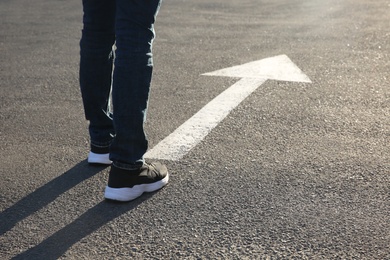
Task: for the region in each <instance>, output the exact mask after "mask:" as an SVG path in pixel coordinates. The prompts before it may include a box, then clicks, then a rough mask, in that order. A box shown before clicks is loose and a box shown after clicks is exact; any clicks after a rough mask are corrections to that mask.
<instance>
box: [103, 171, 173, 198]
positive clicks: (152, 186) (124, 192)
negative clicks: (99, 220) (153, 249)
mask: <svg viewBox="0 0 390 260" xmlns="http://www.w3.org/2000/svg"><path fill="white" fill-rule="evenodd" d="M168 181H169V174H168V175H167V176H166V177H165V178H164V179H162V180H160V181H156V182H153V183H148V184H140V185H135V186H134V187H132V188H110V187H108V186H106V190H105V192H104V197H105V198H106V199H109V200H116V201H131V200H134V199H136V198H138V197H139V196H141V195H142V194H143V193H144V192H153V191H156V190H159V189H161V188H162V187H164V186H165V185H167V184H168Z"/></svg>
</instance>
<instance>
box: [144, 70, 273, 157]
mask: <svg viewBox="0 0 390 260" xmlns="http://www.w3.org/2000/svg"><path fill="white" fill-rule="evenodd" d="M266 80H267V79H261V78H260V79H259V78H243V79H241V80H239V81H238V82H236V83H235V84H233V85H232V86H231V87H229V88H228V89H226V90H225V91H223V92H222V93H221V94H219V95H218V96H217V97H215V98H214V99H213V100H212V101H210V102H209V103H208V104H207V105H206V106H204V107H203V108H202V109H201V110H199V111H198V112H197V113H196V114H195V115H193V116H192V117H191V118H190V119H188V120H187V121H186V122H185V123H183V124H182V125H181V126H179V128H177V129H176V130H175V131H174V132H173V133H171V134H170V135H169V136H167V137H166V138H165V139H164V140H162V141H161V142H160V143H158V144H157V145H156V146H155V147H153V149H151V150H149V151H148V152H147V153H146V154H145V157H146V158H154V159H163V160H173V161H176V160H179V159H181V158H182V157H183V156H184V155H186V154H187V153H188V152H189V151H190V150H191V149H192V148H193V147H195V146H196V145H197V144H198V143H199V142H201V141H202V140H203V139H204V138H205V137H206V136H207V135H208V133H210V131H211V130H212V129H213V128H214V127H216V126H217V125H218V123H219V122H221V121H222V120H223V119H224V118H225V117H226V116H227V115H228V114H229V113H230V111H232V110H233V109H234V108H235V107H237V106H238V105H239V104H240V103H241V102H242V101H243V100H244V99H245V98H246V97H248V96H249V95H250V94H251V93H252V92H253V91H255V90H256V89H257V88H258V87H259V86H260V85H262V84H263V83H264V82H265V81H266Z"/></svg>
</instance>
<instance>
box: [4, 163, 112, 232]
mask: <svg viewBox="0 0 390 260" xmlns="http://www.w3.org/2000/svg"><path fill="white" fill-rule="evenodd" d="M104 168H105V166H89V165H88V163H87V162H86V160H85V161H82V162H80V163H78V164H77V165H76V166H74V167H73V168H72V169H70V170H68V171H67V172H65V173H64V174H62V175H60V176H58V177H57V178H55V179H54V180H52V181H50V182H48V183H47V184H45V185H44V186H42V187H40V188H38V189H37V190H35V191H34V192H33V193H31V194H29V195H27V196H26V197H24V198H23V199H21V200H19V201H18V202H17V203H15V204H14V205H13V206H11V207H9V208H8V209H6V210H4V211H3V212H1V213H0V219H1V223H0V235H3V234H4V233H6V232H7V231H9V230H11V229H12V228H13V227H14V226H15V224H16V223H18V222H19V221H21V220H23V219H25V218H27V217H28V216H30V215H32V214H34V213H35V212H37V211H38V210H40V209H42V208H43V207H45V206H46V205H48V204H49V203H51V202H53V201H54V200H55V199H56V198H57V197H58V196H60V195H61V194H62V193H64V192H66V191H67V190H69V189H71V188H73V187H74V186H76V185H77V184H79V183H81V182H83V181H85V180H87V179H88V178H90V177H92V176H94V175H95V174H97V173H98V172H100V171H102V170H103V169H104Z"/></svg>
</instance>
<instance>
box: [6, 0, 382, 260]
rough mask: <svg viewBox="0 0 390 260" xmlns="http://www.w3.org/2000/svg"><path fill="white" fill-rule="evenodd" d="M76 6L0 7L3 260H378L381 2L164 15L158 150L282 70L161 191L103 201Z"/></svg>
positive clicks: (182, 1) (22, 0) (24, 0)
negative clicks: (250, 76)
mask: <svg viewBox="0 0 390 260" xmlns="http://www.w3.org/2000/svg"><path fill="white" fill-rule="evenodd" d="M80 2H81V1H77V0H67V1H59V0H57V1H53V0H34V1H31V0H12V1H10V0H2V1H0V17H1V18H0V21H1V23H0V53H1V54H0V85H1V88H0V93H1V96H0V98H1V99H0V100H1V101H0V109H1V113H0V122H1V125H0V138H1V146H0V158H1V160H2V165H1V172H0V177H1V180H2V181H1V184H0V210H1V213H0V232H1V236H0V258H1V259H11V258H13V257H15V259H58V258H59V259H390V249H389V247H388V245H389V244H390V235H389V234H390V200H389V197H390V189H389V185H390V89H389V78H390V75H389V74H390V73H389V71H390V62H389V60H390V57H389V56H390V32H389V13H390V12H389V11H390V2H389V1H388V0H376V1H367V0H343V1H339V0H329V1H322V0H261V1H255V0H211V1H210V0H208V1H206V0H196V1H195V0H194V1H188V0H187V1H186V0H165V2H164V3H163V6H162V8H161V11H160V14H159V16H158V20H157V24H156V30H157V39H156V41H155V45H154V59H155V60H154V61H155V74H154V78H153V89H152V93H151V98H150V108H149V113H148V121H147V123H146V129H147V132H148V137H149V140H150V147H151V148H152V147H154V146H155V145H157V144H158V143H159V142H160V141H161V140H163V139H164V138H165V137H166V136H168V135H169V134H170V133H172V132H173V131H175V129H177V128H178V127H179V126H180V125H181V124H182V123H184V122H185V121H186V120H188V119H189V118H191V117H192V116H193V115H194V114H195V113H197V112H198V111H199V110H200V109H201V108H202V107H204V106H205V105H206V104H208V103H209V102H210V101H211V100H212V99H213V98H214V97H216V96H217V95H219V94H220V93H221V92H222V91H224V90H225V89H228V88H229V87H230V86H232V85H233V84H234V83H236V82H237V81H238V80H239V79H238V78H230V77H216V76H215V77H211V76H204V75H202V74H204V73H207V72H211V71H215V70H218V69H223V68H227V67H231V66H235V65H239V64H244V63H247V62H251V61H256V60H261V59H265V58H268V57H274V56H277V55H287V56H288V57H289V58H290V59H291V61H292V62H294V64H295V65H296V66H297V67H299V68H300V69H301V70H302V72H303V73H305V74H306V75H307V76H308V77H309V78H310V80H311V81H312V82H311V83H302V82H289V81H278V80H268V81H266V82H265V83H264V84H262V85H261V86H259V88H258V89H257V90H255V91H254V92H253V93H252V94H251V95H250V96H249V97H247V98H246V99H245V100H244V101H243V102H242V103H240V104H239V105H238V106H237V107H236V108H235V109H233V111H231V112H230V114H229V115H228V116H227V117H226V118H225V119H224V120H222V122H220V123H219V124H218V126H217V127H215V128H214V129H213V130H212V131H211V132H210V133H209V134H208V135H207V136H206V137H205V138H204V139H203V140H202V142H201V143H199V144H198V145H196V146H195V147H194V148H193V149H192V150H191V151H190V152H188V153H187V154H186V155H185V156H184V157H183V158H181V159H180V160H177V161H169V160H167V161H165V163H166V164H167V165H168V167H169V170H170V173H171V178H170V184H169V185H168V186H167V187H165V188H164V189H163V190H161V191H159V192H156V193H153V194H147V195H144V196H142V197H140V198H139V199H137V200H135V201H133V202H130V203H124V204H123V203H122V204H121V203H112V202H107V201H105V200H104V199H103V191H104V187H105V185H106V181H107V175H108V170H109V169H108V168H103V167H91V166H88V165H87V163H86V160H85V159H86V156H87V153H88V148H89V144H88V135H87V122H86V121H85V120H84V115H83V109H82V104H81V98H80V91H79V86H78V59H79V46H78V43H79V38H80V30H81V16H82V13H81V3H80Z"/></svg>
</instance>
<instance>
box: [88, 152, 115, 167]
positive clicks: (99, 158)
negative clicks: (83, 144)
mask: <svg viewBox="0 0 390 260" xmlns="http://www.w3.org/2000/svg"><path fill="white" fill-rule="evenodd" d="M109 157H110V154H109V153H105V154H98V153H93V152H89V154H88V163H97V164H106V165H110V164H111V163H112V161H110V158H109Z"/></svg>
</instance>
